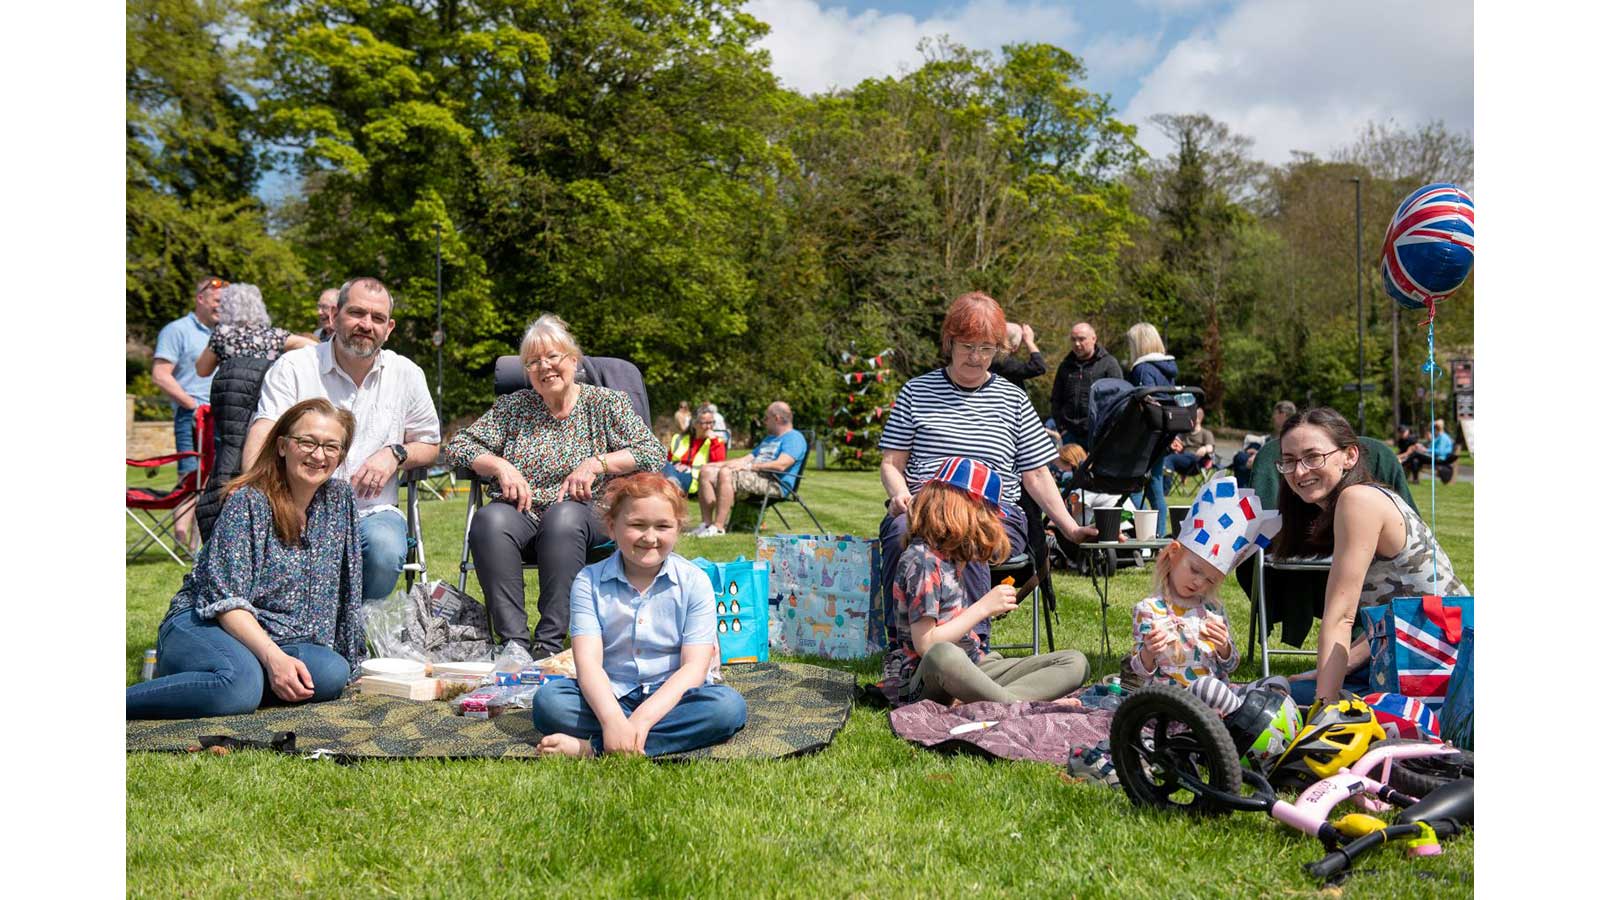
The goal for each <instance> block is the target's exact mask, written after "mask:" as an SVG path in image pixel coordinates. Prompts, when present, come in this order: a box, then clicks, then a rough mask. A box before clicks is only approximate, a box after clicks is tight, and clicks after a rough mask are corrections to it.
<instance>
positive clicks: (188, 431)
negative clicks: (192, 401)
mask: <svg viewBox="0 0 1600 900" xmlns="http://www.w3.org/2000/svg"><path fill="white" fill-rule="evenodd" d="M172 443H173V446H174V447H176V448H177V450H178V452H180V453H182V452H183V451H185V450H193V449H195V446H194V410H192V409H184V408H183V407H181V406H180V407H178V410H177V412H174V413H173V414H172ZM198 468H200V458H199V457H197V456H185V457H184V458H183V459H180V460H178V477H179V478H182V477H183V476H185V475H187V474H189V473H190V472H193V471H194V470H195V469H198Z"/></svg>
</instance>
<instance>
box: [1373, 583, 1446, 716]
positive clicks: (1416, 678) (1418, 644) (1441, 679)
mask: <svg viewBox="0 0 1600 900" xmlns="http://www.w3.org/2000/svg"><path fill="white" fill-rule="evenodd" d="M1361 622H1362V625H1363V626H1364V627H1365V628H1366V631H1367V642H1368V644H1369V645H1370V646H1371V647H1372V670H1371V671H1372V689H1373V690H1374V691H1384V692H1388V693H1395V694H1404V695H1405V696H1407V697H1415V698H1417V699H1418V700H1421V701H1422V702H1424V703H1426V704H1428V707H1429V708H1430V709H1432V710H1433V711H1434V713H1435V714H1437V713H1438V712H1439V708H1440V707H1441V706H1442V705H1443V704H1444V698H1445V689H1446V687H1447V686H1448V685H1449V683H1450V675H1451V673H1452V672H1453V671H1454V670H1455V667H1456V659H1457V656H1458V654H1459V652H1460V648H1461V641H1462V640H1463V637H1462V635H1463V631H1464V630H1466V629H1470V628H1471V627H1472V598H1471V597H1437V596H1431V595H1430V596H1427V597H1397V598H1395V599H1394V600H1392V601H1390V602H1389V603H1386V604H1380V605H1378V606H1368V607H1363V608H1362V609H1361Z"/></svg>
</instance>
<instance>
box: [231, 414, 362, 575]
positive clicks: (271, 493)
mask: <svg viewBox="0 0 1600 900" xmlns="http://www.w3.org/2000/svg"><path fill="white" fill-rule="evenodd" d="M312 413H317V414H319V415H324V416H327V417H328V418H330V419H334V420H336V421H337V422H338V423H339V427H340V428H343V429H344V453H341V454H340V455H339V458H338V459H335V460H329V461H328V464H329V465H330V466H331V467H332V468H338V467H339V464H340V463H341V462H343V461H344V457H345V455H346V454H348V453H349V452H350V440H351V438H353V437H355V433H356V417H355V416H353V415H351V414H350V411H349V410H347V409H339V408H337V407H335V406H334V405H333V404H332V403H329V402H328V401H326V400H324V399H322V398H320V397H318V398H315V399H312V400H302V401H300V402H299V403H296V404H295V405H293V406H291V407H289V409H288V411H287V412H285V413H284V414H283V415H282V416H280V417H279V418H278V421H276V422H274V423H272V431H270V432H268V434H267V442H266V443H265V444H263V445H262V447H261V452H260V453H259V454H257V455H256V461H255V463H254V464H253V465H251V466H250V468H249V469H248V470H246V471H245V472H243V473H241V474H240V475H239V477H238V478H235V479H234V480H232V481H230V482H228V486H227V488H225V489H224V490H223V493H222V496H223V499H227V497H228V496H229V495H231V494H232V493H233V492H234V491H237V490H238V489H239V488H242V487H253V488H255V489H256V490H258V491H260V492H261V493H263V494H265V495H266V496H267V502H268V503H270V504H272V528H273V530H274V531H276V532H277V533H278V540H280V541H282V542H283V544H284V546H286V547H293V546H294V545H295V544H298V543H300V533H301V532H302V531H304V530H305V527H306V518H305V511H304V510H302V509H300V507H299V506H297V505H296V504H295V502H294V495H293V494H291V493H290V492H289V464H288V462H287V461H286V460H285V459H284V456H283V454H282V453H279V452H278V439H279V438H287V437H288V436H289V435H290V434H291V433H293V429H294V427H295V426H296V425H298V424H299V423H300V420H301V419H303V418H305V417H306V416H308V415H310V414H312Z"/></svg>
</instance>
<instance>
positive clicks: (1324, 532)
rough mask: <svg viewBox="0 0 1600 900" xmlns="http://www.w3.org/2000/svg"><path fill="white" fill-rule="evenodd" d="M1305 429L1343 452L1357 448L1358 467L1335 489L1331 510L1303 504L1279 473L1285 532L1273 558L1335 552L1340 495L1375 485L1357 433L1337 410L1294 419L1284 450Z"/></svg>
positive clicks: (1314, 411) (1287, 423) (1289, 423)
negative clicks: (1321, 435) (1335, 513)
mask: <svg viewBox="0 0 1600 900" xmlns="http://www.w3.org/2000/svg"><path fill="white" fill-rule="evenodd" d="M1302 425H1310V426H1314V427H1316V428H1320V429H1322V431H1323V433H1324V434H1326V435H1327V436H1328V437H1329V438H1330V439H1331V440H1332V441H1333V445H1334V447H1335V448H1337V449H1339V450H1347V449H1349V448H1351V447H1354V448H1356V464H1355V465H1353V466H1351V467H1350V470H1349V471H1347V472H1345V473H1344V476H1343V477H1342V478H1340V479H1339V483H1338V484H1336V485H1334V486H1333V492H1332V493H1330V494H1328V508H1327V509H1323V508H1322V507H1320V506H1317V505H1316V504H1315V503H1307V502H1306V501H1304V500H1301V499H1300V495H1299V494H1296V493H1295V492H1294V489H1293V488H1291V487H1289V479H1288V478H1287V477H1285V476H1284V475H1283V473H1281V472H1280V473H1278V512H1280V513H1281V514H1282V515H1283V530H1281V531H1279V532H1278V536H1277V538H1275V539H1274V540H1273V542H1272V555H1273V556H1320V555H1325V554H1328V553H1331V552H1333V511H1334V509H1336V508H1337V507H1338V505H1339V495H1340V494H1342V493H1344V490H1345V488H1347V487H1350V486H1351V485H1353V484H1372V483H1374V482H1373V478H1372V475H1371V473H1369V472H1368V471H1367V462H1366V459H1365V458H1364V457H1365V451H1364V450H1363V448H1362V446H1361V441H1360V440H1359V439H1357V437H1356V430H1355V429H1354V428H1351V427H1350V423H1349V422H1348V421H1347V420H1346V419H1345V417H1344V416H1342V415H1339V413H1338V411H1337V410H1333V409H1329V408H1328V407H1326V406H1319V407H1316V408H1315V409H1308V410H1305V411H1304V412H1298V413H1295V414H1294V415H1292V416H1290V417H1289V418H1288V419H1287V420H1285V421H1284V423H1283V429H1282V430H1281V431H1279V432H1278V445H1279V447H1280V449H1281V447H1282V446H1283V438H1284V436H1285V435H1287V434H1288V433H1289V432H1291V431H1293V430H1294V429H1296V428H1299V427H1300V426H1302Z"/></svg>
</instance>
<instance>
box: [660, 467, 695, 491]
mask: <svg viewBox="0 0 1600 900" xmlns="http://www.w3.org/2000/svg"><path fill="white" fill-rule="evenodd" d="M661 474H663V475H665V476H667V477H668V478H671V479H672V480H673V481H676V482H677V483H678V487H681V488H683V493H684V495H685V496H688V494H689V485H691V484H694V470H693V469H690V470H689V471H687V472H679V471H678V467H677V466H675V465H673V464H672V463H667V464H666V465H664V466H662V467H661Z"/></svg>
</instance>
